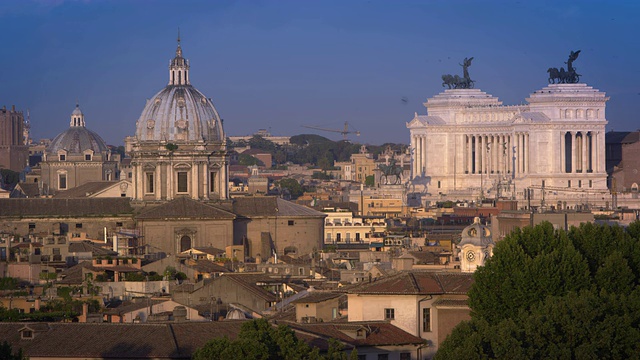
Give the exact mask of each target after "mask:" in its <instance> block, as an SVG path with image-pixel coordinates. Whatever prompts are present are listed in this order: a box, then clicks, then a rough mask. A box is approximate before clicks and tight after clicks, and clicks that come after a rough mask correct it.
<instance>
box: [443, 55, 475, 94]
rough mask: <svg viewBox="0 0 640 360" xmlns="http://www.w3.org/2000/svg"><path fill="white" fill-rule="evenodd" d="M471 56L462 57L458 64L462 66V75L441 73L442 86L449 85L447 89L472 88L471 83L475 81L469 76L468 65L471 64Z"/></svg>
mask: <svg viewBox="0 0 640 360" xmlns="http://www.w3.org/2000/svg"><path fill="white" fill-rule="evenodd" d="M472 60H473V57H470V58H464V62H463V63H462V64H458V65H460V66H462V76H463V77H460V76H458V75H449V74H446V75H442V87H444V86H445V85H446V86H448V87H449V89H473V83H474V82H475V81H473V80H471V77H469V70H468V69H469V66H471V61H472Z"/></svg>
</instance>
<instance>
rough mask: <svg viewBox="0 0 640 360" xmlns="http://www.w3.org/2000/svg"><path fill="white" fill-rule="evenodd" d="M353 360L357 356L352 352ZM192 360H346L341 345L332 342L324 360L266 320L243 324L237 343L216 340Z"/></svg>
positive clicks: (286, 329)
mask: <svg viewBox="0 0 640 360" xmlns="http://www.w3.org/2000/svg"><path fill="white" fill-rule="evenodd" d="M352 353H353V355H352V356H357V352H356V351H355V350H354V351H352ZM192 359H193V360H218V359H220V360H223V359H244V360H299V359H308V360H321V359H327V360H346V359H347V355H346V354H345V353H344V352H343V351H342V344H341V343H339V342H338V341H335V340H332V341H330V342H329V351H328V352H327V354H326V355H325V356H321V355H320V351H319V349H318V348H316V347H310V346H309V345H308V344H307V343H305V342H304V341H302V340H299V339H298V338H297V337H296V334H295V332H294V331H293V330H291V328H289V327H288V326H286V325H278V327H273V326H272V325H271V324H270V323H269V322H268V321H267V320H265V319H258V320H252V321H248V322H246V323H244V324H243V325H242V328H241V329H240V333H239V334H238V337H237V338H236V339H235V340H229V339H228V338H226V337H224V338H215V339H212V340H210V341H209V342H207V343H206V344H205V345H204V346H203V347H202V348H200V349H198V350H196V352H195V353H194V354H193V357H192Z"/></svg>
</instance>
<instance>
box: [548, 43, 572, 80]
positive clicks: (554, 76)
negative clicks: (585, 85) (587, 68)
mask: <svg viewBox="0 0 640 360" xmlns="http://www.w3.org/2000/svg"><path fill="white" fill-rule="evenodd" d="M578 55H580V50H578V51H571V54H569V60H567V61H566V62H565V64H567V70H566V71H565V70H564V68H563V67H561V68H560V69H558V68H549V70H547V72H548V73H549V84H575V83H578V82H580V74H578V73H577V72H576V68H574V67H573V62H574V61H576V59H577V58H578Z"/></svg>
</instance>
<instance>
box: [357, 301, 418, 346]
mask: <svg viewBox="0 0 640 360" xmlns="http://www.w3.org/2000/svg"><path fill="white" fill-rule="evenodd" d="M418 300H419V297H418V296H416V295H357V294H349V295H348V301H349V316H348V319H349V321H350V322H351V321H374V320H376V321H379V320H385V318H384V316H385V314H384V309H388V308H393V309H395V319H394V320H391V321H390V323H391V324H392V325H394V326H397V327H399V328H400V329H402V330H404V331H406V332H408V333H410V334H412V335H416V336H418V334H417V329H418V328H417V325H418V316H417V315H418V309H417V304H418Z"/></svg>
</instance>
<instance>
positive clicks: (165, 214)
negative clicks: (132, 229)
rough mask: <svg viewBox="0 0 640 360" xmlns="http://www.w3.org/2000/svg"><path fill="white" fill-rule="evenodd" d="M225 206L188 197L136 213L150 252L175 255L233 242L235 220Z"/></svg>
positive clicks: (221, 247)
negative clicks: (196, 248) (222, 207)
mask: <svg viewBox="0 0 640 360" xmlns="http://www.w3.org/2000/svg"><path fill="white" fill-rule="evenodd" d="M235 218H236V216H235V215H234V214H233V213H231V212H229V211H226V210H224V209H221V208H219V207H216V206H214V205H209V204H206V203H202V202H199V201H196V200H192V199H190V198H187V197H180V198H177V199H175V200H173V201H170V202H167V203H164V204H161V205H158V206H155V207H150V208H148V209H145V210H143V211H142V212H141V213H140V214H138V215H136V220H137V224H138V228H139V229H140V230H141V236H142V238H143V239H144V244H145V246H147V247H150V249H148V252H150V253H155V252H164V253H166V254H167V255H175V254H179V253H182V252H184V251H187V250H189V249H191V248H195V247H215V248H218V249H224V248H226V247H227V246H230V245H233V220H234V219H235Z"/></svg>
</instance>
